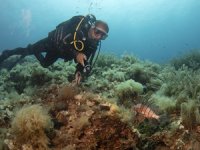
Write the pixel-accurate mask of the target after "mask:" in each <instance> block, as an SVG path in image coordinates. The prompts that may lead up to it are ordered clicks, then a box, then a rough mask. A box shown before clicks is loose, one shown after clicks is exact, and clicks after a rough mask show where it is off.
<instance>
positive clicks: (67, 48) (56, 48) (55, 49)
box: [0, 16, 99, 72]
mask: <svg viewBox="0 0 200 150" xmlns="http://www.w3.org/2000/svg"><path fill="white" fill-rule="evenodd" d="M83 17H84V16H74V17H72V18H71V19H69V20H67V21H65V22H63V23H61V24H59V25H58V26H57V27H56V29H55V30H53V31H51V32H50V33H49V34H48V37H47V38H44V39H42V40H40V41H38V42H36V43H34V44H29V45H28V46H27V47H26V48H21V47H20V48H16V49H13V50H6V51H3V53H2V54H1V55H0V63H1V62H3V61H4V60H5V59H7V58H8V57H10V56H11V55H21V56H27V55H35V57H36V58H37V59H38V60H39V62H40V64H41V65H42V66H43V67H48V66H50V65H52V64H53V63H54V62H55V61H56V60H57V59H58V58H62V59H64V60H65V61H69V60H73V59H75V58H76V54H77V53H78V50H77V49H76V48H75V46H74V44H73V41H74V33H75V31H76V28H77V25H78V24H79V23H80V21H81V19H82V18H83ZM89 21H90V20H88V18H86V17H85V18H84V19H83V21H82V22H81V24H80V27H79V29H78V31H77V36H76V40H81V41H82V42H83V43H84V48H83V50H81V51H80V52H82V53H84V54H85V55H86V56H87V59H89V58H90V57H91V56H92V55H94V54H95V52H96V49H97V46H98V43H99V42H96V41H94V40H90V39H89V38H88V31H89V29H90V27H91V24H90V23H88V22H89ZM80 46H81V45H80V43H77V47H80ZM43 52H45V53H46V54H45V56H44V53H43ZM75 61H76V60H75ZM76 71H81V72H82V71H83V67H82V66H81V65H80V64H77V70H76Z"/></svg>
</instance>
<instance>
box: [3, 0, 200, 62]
mask: <svg viewBox="0 0 200 150" xmlns="http://www.w3.org/2000/svg"><path fill="white" fill-rule="evenodd" d="M0 2H1V9H0V18H1V21H0V22H1V23H0V33H1V34H0V51H2V50H4V49H12V48H16V47H26V46H27V45H28V44H29V43H34V42H36V41H37V40H40V39H42V38H44V37H46V36H47V35H48V32H50V31H52V30H53V29H55V27H56V26H57V25H58V24H59V23H61V22H63V21H65V20H68V19H69V18H71V17H72V16H74V15H86V14H88V13H92V14H94V15H96V17H97V19H101V20H105V21H106V22H108V24H109V27H110V32H109V38H108V39H106V40H105V41H103V44H102V51H103V52H108V53H114V54H117V55H120V56H121V55H123V54H127V53H128V54H134V55H136V56H138V57H140V58H141V59H149V60H151V61H155V62H166V61H168V60H169V59H170V58H172V57H174V56H179V55H180V54H182V53H184V52H186V51H189V50H192V49H198V48H200V42H199V39H200V29H199V26H200V20H199V18H200V10H199V8H200V1H198V0H173V1H171V0H153V1H151V0H132V1H129V0H74V1H70V0H58V1H55V0H49V1H45V0H34V1H26V0H19V1H17V2H14V1H12V0H6V1H3V0H0Z"/></svg>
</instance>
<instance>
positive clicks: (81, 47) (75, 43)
mask: <svg viewBox="0 0 200 150" xmlns="http://www.w3.org/2000/svg"><path fill="white" fill-rule="evenodd" d="M83 20H84V17H83V18H82V19H81V21H80V22H79V24H78V25H77V27H76V31H75V32H74V40H73V41H72V42H71V43H70V44H74V48H75V49H76V50H77V51H82V50H83V49H84V43H83V42H82V41H81V40H76V34H77V31H78V29H79V27H80V25H81V23H82V22H83ZM78 43H79V44H80V48H78V46H77V44H78Z"/></svg>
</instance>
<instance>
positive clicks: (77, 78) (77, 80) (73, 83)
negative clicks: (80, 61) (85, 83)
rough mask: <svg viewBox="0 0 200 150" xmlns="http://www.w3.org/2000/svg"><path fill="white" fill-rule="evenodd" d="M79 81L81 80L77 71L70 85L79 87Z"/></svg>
mask: <svg viewBox="0 0 200 150" xmlns="http://www.w3.org/2000/svg"><path fill="white" fill-rule="evenodd" d="M81 79H82V76H81V73H80V72H79V71H77V72H76V74H75V79H74V80H73V81H72V85H74V86H76V85H80V82H81Z"/></svg>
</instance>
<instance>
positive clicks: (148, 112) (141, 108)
mask: <svg viewBox="0 0 200 150" xmlns="http://www.w3.org/2000/svg"><path fill="white" fill-rule="evenodd" d="M133 110H134V111H135V112H136V113H138V114H141V115H142V116H143V117H144V118H148V119H152V118H154V119H157V120H158V119H159V118H160V116H158V115H157V114H156V113H155V112H154V111H153V110H152V109H151V108H149V107H148V106H146V105H143V104H141V103H139V104H137V105H134V106H133Z"/></svg>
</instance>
